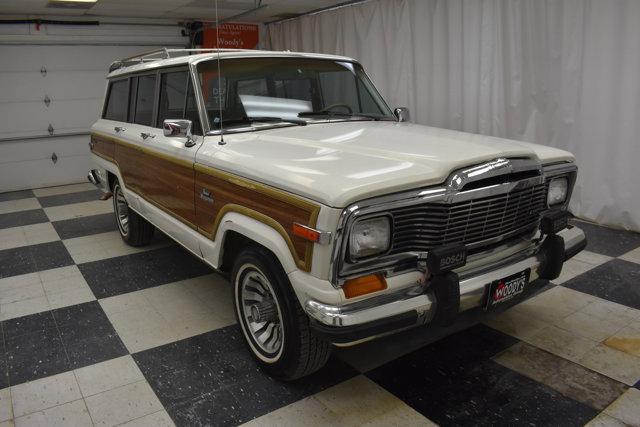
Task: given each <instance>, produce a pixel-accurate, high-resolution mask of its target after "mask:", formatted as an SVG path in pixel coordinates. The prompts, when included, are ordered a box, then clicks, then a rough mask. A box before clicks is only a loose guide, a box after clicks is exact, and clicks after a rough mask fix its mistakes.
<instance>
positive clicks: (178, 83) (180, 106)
mask: <svg viewBox="0 0 640 427" xmlns="http://www.w3.org/2000/svg"><path fill="white" fill-rule="evenodd" d="M188 81H189V75H188V74H187V72H186V71H177V72H171V73H163V74H161V77H160V104H159V106H158V127H162V122H164V120H165V119H181V118H182V117H183V112H184V105H185V96H186V93H187V82H188Z"/></svg>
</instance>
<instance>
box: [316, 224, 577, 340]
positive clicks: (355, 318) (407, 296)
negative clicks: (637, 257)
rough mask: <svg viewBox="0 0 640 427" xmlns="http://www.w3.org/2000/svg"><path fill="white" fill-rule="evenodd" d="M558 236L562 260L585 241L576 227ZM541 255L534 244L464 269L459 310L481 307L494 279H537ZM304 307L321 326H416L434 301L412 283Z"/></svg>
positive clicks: (428, 317)
mask: <svg viewBox="0 0 640 427" xmlns="http://www.w3.org/2000/svg"><path fill="white" fill-rule="evenodd" d="M558 236H560V237H562V239H563V240H564V248H565V254H566V256H565V260H563V261H566V259H568V258H571V257H572V256H574V255H575V254H576V253H578V252H579V251H580V250H582V249H583V248H584V245H585V243H586V237H585V235H584V232H583V231H582V230H580V229H579V228H577V227H571V228H567V229H564V230H562V231H561V232H559V233H558ZM544 258H545V254H544V253H542V250H541V249H540V246H539V245H537V246H534V247H531V248H529V249H527V250H525V251H522V252H519V253H517V254H514V255H512V256H510V257H507V258H505V259H502V260H500V261H498V262H494V263H493V264H489V265H482V266H479V267H477V268H474V269H472V270H466V271H464V273H461V274H460V275H459V279H460V311H465V310H468V309H471V308H475V307H479V306H481V305H482V302H483V298H484V295H485V291H486V287H487V286H488V285H489V284H490V283H491V282H493V281H494V280H498V279H501V278H504V277H508V276H510V275H512V274H515V273H518V272H520V271H523V270H525V269H527V268H530V269H531V276H530V282H533V281H534V280H536V279H538V278H539V272H540V269H541V266H542V264H543V262H544ZM304 308H305V311H306V312H307V314H308V315H309V316H310V317H311V319H312V320H313V321H314V323H316V324H317V325H319V326H320V327H325V329H326V328H330V329H341V328H357V327H358V326H362V325H366V324H376V323H378V324H379V323H381V322H384V320H385V319H401V318H404V319H405V322H404V323H403V324H406V323H407V322H409V323H414V324H416V325H417V324H425V323H428V322H429V321H430V320H431V319H432V318H433V315H434V313H435V308H436V300H435V297H434V295H433V293H432V292H431V291H429V290H426V291H425V289H424V288H423V286H422V285H415V286H411V287H409V288H404V289H402V290H399V291H396V292H394V293H391V294H386V295H379V296H376V297H372V298H369V299H366V300H363V301H359V302H356V303H352V304H347V305H343V306H333V305H327V304H323V303H321V302H318V301H314V300H309V301H307V302H306V304H305V307H304ZM405 327H406V326H405ZM378 329H380V328H378Z"/></svg>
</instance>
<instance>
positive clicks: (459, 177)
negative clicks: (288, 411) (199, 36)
mask: <svg viewBox="0 0 640 427" xmlns="http://www.w3.org/2000/svg"><path fill="white" fill-rule="evenodd" d="M90 146H91V152H92V153H93V154H92V156H93V160H94V161H95V164H96V166H95V169H93V170H92V171H90V173H89V179H90V180H91V181H92V182H94V183H95V184H97V185H99V186H100V187H101V188H102V189H103V190H104V191H105V192H106V193H108V194H109V193H112V194H113V204H114V209H115V216H116V219H117V223H118V227H119V230H120V234H121V235H122V238H123V239H124V240H125V241H126V242H127V243H129V244H131V245H134V246H139V245H145V244H147V243H149V241H150V240H151V237H152V235H153V233H154V229H155V228H158V229H160V230H162V232H164V233H166V234H167V235H169V236H170V237H171V238H173V239H174V240H175V241H177V242H178V243H179V244H181V245H182V246H183V247H184V248H185V249H187V250H188V251H190V252H191V253H193V255H194V256H196V257H198V258H200V259H202V260H203V261H204V262H206V263H207V264H209V265H211V266H212V267H214V268H216V269H219V270H222V271H226V272H229V273H230V277H231V282H232V285H233V288H234V301H233V303H234V305H235V311H236V314H237V318H238V323H239V324H240V328H241V330H242V333H243V335H244V339H245V340H246V343H247V347H248V350H249V351H250V352H251V353H252V354H253V356H254V357H255V359H256V361H257V363H258V364H259V365H261V366H262V367H263V368H264V369H265V370H266V371H268V372H269V373H271V374H272V375H274V376H277V377H279V378H284V379H293V378H298V377H301V376H304V375H307V374H309V373H311V372H314V371H316V370H317V369H319V368H320V367H322V366H323V364H324V363H325V362H326V361H327V358H328V357H329V354H330V351H331V348H332V345H352V344H356V343H360V342H362V341H365V340H370V339H372V338H376V337H379V336H382V335H386V334H389V333H393V332H396V331H399V330H403V329H407V328H410V327H414V326H418V325H428V326H429V325H448V324H451V323H453V322H455V321H456V318H457V316H458V315H459V313H461V312H463V311H466V310H475V311H478V312H482V311H485V310H494V309H495V308H496V307H500V306H504V305H506V304H512V303H514V302H516V301H518V300H519V299H522V298H523V295H524V294H526V292H525V291H527V290H529V289H531V288H533V287H535V286H538V284H539V283H541V281H544V280H550V279H554V278H556V277H557V276H558V274H559V273H560V270H561V269H562V265H563V263H564V261H565V260H567V259H568V258H570V257H572V256H574V255H575V254H576V253H577V252H579V251H580V250H581V249H582V248H584V246H585V244H586V240H585V237H584V234H583V232H582V231H581V230H580V229H578V228H576V227H572V226H571V225H569V224H568V223H567V216H568V214H567V204H568V202H569V198H570V196H571V190H572V188H573V185H574V182H575V180H576V172H577V168H576V165H575V163H574V157H573V156H572V155H571V154H570V153H567V152H565V151H561V150H558V149H555V148H550V147H545V146H541V145H536V144H530V143H525V142H519V141H510V140H505V139H500V138H493V137H489V136H482V135H473V134H467V133H462V132H456V131H452V130H445V129H436V128H432V127H427V126H421V125H416V124H412V123H410V122H409V120H408V111H407V110H406V109H403V108H398V109H396V110H391V109H390V108H389V106H388V105H387V103H386V102H385V101H384V99H383V98H382V97H381V96H380V94H379V93H378V91H377V90H376V88H375V87H374V85H373V84H372V83H371V80H370V79H369V78H368V77H367V75H366V73H365V71H364V70H363V68H362V66H361V65H360V64H359V63H358V62H357V61H355V60H353V59H351V58H345V57H339V56H328V55H317V54H305V53H290V52H265V51H240V50H219V51H198V52H193V51H182V50H181V51H175V50H166V49H163V50H160V51H157V52H151V53H147V54H143V55H139V56H137V57H133V58H127V59H124V60H121V61H117V62H115V63H114V64H113V65H112V66H111V69H110V72H109V74H108V86H107V91H106V97H105V102H104V109H103V112H102V117H101V118H100V119H99V120H98V121H97V122H96V123H95V125H94V126H93V128H92V136H91V143H90ZM505 303H506V304H505ZM428 330H429V328H425V333H428Z"/></svg>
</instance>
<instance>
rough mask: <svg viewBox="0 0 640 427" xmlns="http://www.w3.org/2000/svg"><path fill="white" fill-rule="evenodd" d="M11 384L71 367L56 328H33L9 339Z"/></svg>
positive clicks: (7, 346)
mask: <svg viewBox="0 0 640 427" xmlns="http://www.w3.org/2000/svg"><path fill="white" fill-rule="evenodd" d="M6 354H7V367H8V371H9V381H10V382H11V385H16V384H21V383H24V382H27V381H33V380H36V379H38V378H44V377H48V376H50V375H55V374H59V373H61V372H65V371H68V370H69V369H70V366H69V361H68V359H67V356H66V353H65V351H64V348H63V346H62V340H61V339H60V334H59V333H58V331H57V330H56V329H47V330H43V331H36V332H31V333H28V334H23V335H19V336H16V337H13V338H9V339H7V340H6Z"/></svg>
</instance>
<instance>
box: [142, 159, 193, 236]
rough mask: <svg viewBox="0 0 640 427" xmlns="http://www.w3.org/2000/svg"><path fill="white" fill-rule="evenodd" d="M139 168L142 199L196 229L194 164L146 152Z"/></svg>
mask: <svg viewBox="0 0 640 427" xmlns="http://www.w3.org/2000/svg"><path fill="white" fill-rule="evenodd" d="M141 166H142V169H143V176H144V180H143V194H144V197H145V198H146V199H148V200H150V201H151V202H152V203H155V204H156V205H159V206H160V207H162V208H164V209H165V210H166V211H168V212H169V213H171V214H172V215H173V216H175V217H177V218H179V219H181V220H182V221H183V222H184V223H186V224H187V225H189V226H190V227H192V228H196V225H195V222H196V215H195V210H194V197H193V182H194V170H193V162H190V161H186V160H180V159H177V158H172V157H171V156H169V155H166V154H163V153H158V152H157V151H155V150H150V149H147V150H145V152H144V155H143V161H142V164H141Z"/></svg>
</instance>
